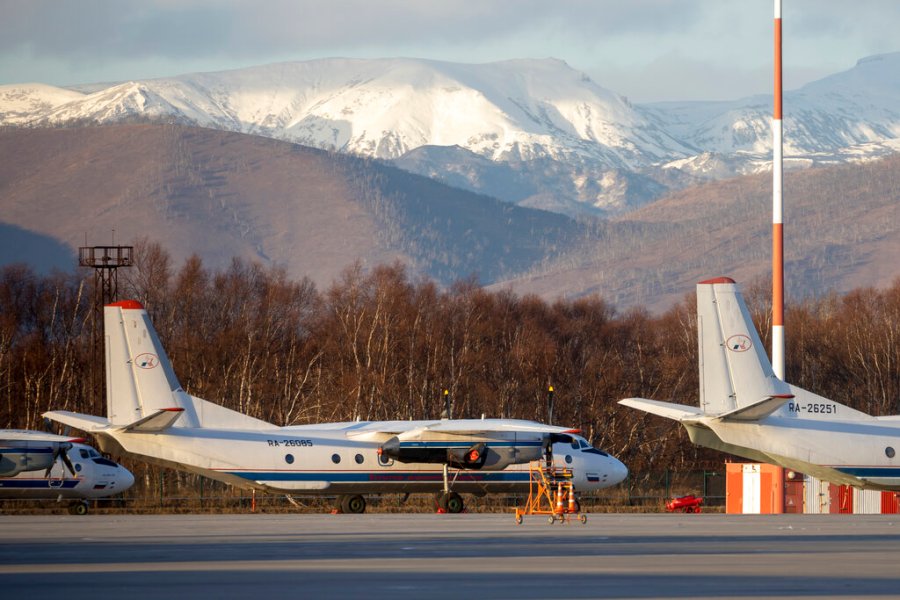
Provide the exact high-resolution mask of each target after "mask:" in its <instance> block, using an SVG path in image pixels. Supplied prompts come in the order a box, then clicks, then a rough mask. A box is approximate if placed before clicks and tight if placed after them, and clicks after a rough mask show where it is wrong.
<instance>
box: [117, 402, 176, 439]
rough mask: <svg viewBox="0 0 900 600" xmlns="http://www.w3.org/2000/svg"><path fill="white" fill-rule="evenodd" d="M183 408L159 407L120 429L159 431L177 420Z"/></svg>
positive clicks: (138, 431) (140, 431)
mask: <svg viewBox="0 0 900 600" xmlns="http://www.w3.org/2000/svg"><path fill="white" fill-rule="evenodd" d="M183 412H184V409H183V408H161V409H159V410H158V411H156V412H154V413H153V414H152V415H148V416H146V417H144V418H143V419H138V420H137V421H135V422H134V423H132V424H131V425H126V426H125V427H124V428H123V429H122V431H133V432H135V433H159V432H160V431H163V430H164V429H168V428H169V427H171V426H172V424H173V423H174V422H175V421H177V420H178V417H180V416H181V413H183Z"/></svg>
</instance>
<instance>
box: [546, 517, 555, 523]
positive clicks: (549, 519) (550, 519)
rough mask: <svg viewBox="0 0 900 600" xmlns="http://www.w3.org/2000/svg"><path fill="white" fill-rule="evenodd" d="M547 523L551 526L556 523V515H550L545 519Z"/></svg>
mask: <svg viewBox="0 0 900 600" xmlns="http://www.w3.org/2000/svg"><path fill="white" fill-rule="evenodd" d="M547 522H548V523H550V524H551V525H553V524H554V523H556V515H550V517H548V518H547Z"/></svg>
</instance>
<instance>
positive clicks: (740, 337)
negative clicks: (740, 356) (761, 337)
mask: <svg viewBox="0 0 900 600" xmlns="http://www.w3.org/2000/svg"><path fill="white" fill-rule="evenodd" d="M727 344H728V349H729V350H731V351H732V352H746V351H747V350H749V349H750V348H752V347H753V342H751V341H750V338H749V337H747V336H746V335H744V334H742V333H739V334H737V335H733V336H731V337H730V338H728V342H727Z"/></svg>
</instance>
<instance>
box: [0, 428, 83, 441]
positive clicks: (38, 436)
mask: <svg viewBox="0 0 900 600" xmlns="http://www.w3.org/2000/svg"><path fill="white" fill-rule="evenodd" d="M85 441H86V440H85V439H84V438H82V437H72V436H70V435H56V434H53V433H44V432H42V431H26V430H24V429H0V442H50V443H54V442H72V443H77V444H81V443H84V442H85Z"/></svg>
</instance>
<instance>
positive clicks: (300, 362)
mask: <svg viewBox="0 0 900 600" xmlns="http://www.w3.org/2000/svg"><path fill="white" fill-rule="evenodd" d="M135 253H136V261H135V262H136V265H135V266H134V267H133V268H131V269H123V270H122V271H121V275H120V297H122V298H125V297H129V298H134V299H136V300H139V301H141V302H143V303H144V305H145V306H146V307H147V309H148V311H149V312H150V314H151V317H152V319H153V321H154V323H155V325H156V327H157V329H158V330H159V332H160V336H161V338H162V341H163V343H164V345H165V346H166V348H167V349H168V351H169V353H170V357H171V359H172V361H173V363H174V366H175V370H176V372H177V373H178V376H179V378H180V380H181V383H182V385H183V386H184V387H185V389H186V390H187V391H189V392H190V393H192V394H194V395H197V396H200V397H202V398H206V399H208V400H211V401H213V402H218V403H221V404H223V405H225V406H228V407H230V408H234V409H236V410H240V411H243V412H246V413H247V414H250V415H252V416H254V417H258V418H261V419H265V420H267V421H270V422H272V423H275V424H277V425H289V424H303V423H313V422H320V421H340V420H350V419H356V418H360V419H364V420H368V419H422V418H438V417H439V416H440V414H441V409H442V401H441V392H442V390H443V389H445V388H446V389H448V390H449V391H450V397H451V398H452V403H453V416H454V417H457V418H466V417H474V418H477V417H480V416H481V415H482V414H484V415H487V416H492V417H500V416H503V417H515V418H524V419H538V420H546V418H547V411H546V391H547V387H548V386H549V385H553V386H554V388H555V389H556V408H555V419H554V420H555V422H557V423H559V424H566V425H571V426H574V427H578V428H581V429H582V430H583V432H584V434H585V435H586V437H588V438H589V439H590V440H591V441H592V442H593V443H594V444H596V445H598V446H600V447H603V448H605V449H607V450H608V451H610V452H612V453H613V454H615V455H616V456H618V457H619V458H620V459H621V460H623V461H624V462H625V463H626V464H627V465H628V466H629V467H630V468H631V469H632V471H634V472H647V471H652V470H662V469H668V468H671V469H685V470H686V469H693V468H703V467H704V466H707V465H714V464H720V463H721V460H722V458H723V457H722V455H720V454H718V453H715V452H712V451H706V450H703V451H700V450H697V449H695V448H694V447H693V446H691V445H690V444H689V443H688V441H687V439H686V437H685V436H684V434H683V433H682V432H681V430H680V429H679V428H676V426H675V425H673V424H671V423H670V422H663V421H661V420H658V419H656V418H654V417H649V416H647V415H645V414H643V413H639V412H637V411H631V410H628V409H626V408H623V407H620V406H619V405H617V404H616V401H617V400H619V399H621V398H626V397H630V396H643V397H648V398H656V399H660V400H672V401H675V402H681V403H688V404H690V403H695V402H696V394H697V391H696V389H697V357H696V326H695V317H694V312H695V307H694V301H693V298H691V297H686V298H685V299H684V300H683V301H682V302H681V303H679V304H678V305H676V306H675V307H673V308H672V309H670V310H669V311H668V312H666V313H664V314H662V315H660V316H652V315H651V314H650V313H648V312H646V311H643V310H640V309H635V310H630V311H628V312H624V313H620V312H617V311H615V310H614V309H612V308H611V306H610V305H609V304H608V303H607V302H606V301H604V299H602V298H600V297H597V296H590V297H585V298H581V299H577V300H559V301H556V302H553V303H548V302H546V301H544V300H541V299H539V298H538V297H536V296H517V295H514V294H512V293H510V292H489V291H486V290H484V289H482V288H480V287H478V286H477V285H475V284H474V283H472V282H468V281H460V282H457V283H456V284H454V285H452V286H450V287H449V288H446V289H444V288H440V287H439V286H438V285H436V284H435V283H434V282H433V281H431V280H428V279H420V278H414V277H411V276H410V275H409V273H408V272H407V271H406V270H405V268H404V267H402V266H400V265H394V266H381V267H378V268H376V269H374V270H373V271H371V272H366V271H364V270H362V269H361V268H351V269H348V270H346V271H345V272H344V273H343V275H342V276H341V277H340V278H339V279H338V280H337V281H336V282H335V283H334V284H333V285H332V286H330V287H329V288H328V289H325V290H317V289H316V288H315V287H314V286H313V285H312V283H311V282H310V281H309V280H300V281H295V280H292V279H290V278H289V277H287V276H286V274H285V272H284V271H283V270H279V269H277V268H270V267H263V266H260V265H258V264H253V263H248V262H244V261H242V260H235V261H234V262H233V263H232V264H231V266H230V267H228V268H225V269H221V270H212V269H209V268H206V267H205V266H204V265H203V263H202V261H201V260H200V259H199V258H196V257H195V258H192V259H189V260H187V261H185V262H184V263H183V264H179V265H176V264H173V262H172V260H171V258H170V257H169V256H168V255H167V253H166V252H165V251H164V250H163V249H162V248H161V247H160V246H159V245H158V244H156V243H153V242H149V241H146V240H144V241H141V242H140V243H138V244H137V246H136V249H135ZM87 275H90V274H87V273H77V274H64V273H58V274H56V275H52V276H46V277H42V276H38V275H36V274H35V273H34V272H32V271H31V270H30V269H29V268H27V267H24V266H7V267H5V268H3V270H2V271H0V427H19V428H38V427H40V426H41V420H40V415H41V413H42V412H43V411H46V410H49V409H66V410H75V411H81V412H86V413H91V414H103V412H104V410H105V402H104V401H103V399H102V398H101V397H100V396H99V394H97V393H96V391H95V390H92V389H91V381H92V374H93V376H96V371H92V365H95V364H96V363H93V362H92V353H91V344H90V340H91V327H92V324H93V321H92V319H93V313H92V311H91V302H90V299H91V297H92V293H93V292H92V290H91V289H90V281H91V278H90V277H87ZM766 295H767V291H766V290H765V289H763V287H761V286H759V287H755V288H752V289H750V290H747V294H746V296H747V298H748V302H749V304H750V306H751V310H752V312H753V313H754V314H755V316H756V317H755V318H756V320H757V323H758V325H759V326H760V327H761V329H762V331H763V334H764V337H767V330H768V323H767V308H768V307H767V303H766V300H765V298H766ZM786 323H787V325H786V327H787V348H788V352H787V356H788V364H787V373H788V380H789V381H791V382H792V383H795V384H798V385H800V386H802V387H805V388H807V389H810V390H812V391H814V392H816V393H819V394H822V395H824V396H827V397H831V398H833V399H835V400H838V401H840V402H845V403H848V404H850V405H851V406H854V407H856V408H859V409H862V410H865V411H869V412H872V413H874V414H887V413H896V412H900V407H898V405H897V403H898V400H900V325H898V324H900V280H896V281H894V283H893V284H892V285H891V286H889V287H887V288H886V289H883V290H875V289H868V288H867V289H859V290H855V291H853V292H851V293H849V294H847V295H845V296H843V297H837V296H829V297H825V298H819V299H814V300H809V301H805V302H795V303H793V304H790V305H789V306H788V310H787V315H786ZM99 356H102V353H101V354H99ZM100 379H101V380H102V376H101V377H100Z"/></svg>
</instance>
